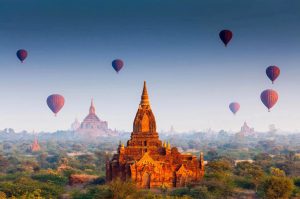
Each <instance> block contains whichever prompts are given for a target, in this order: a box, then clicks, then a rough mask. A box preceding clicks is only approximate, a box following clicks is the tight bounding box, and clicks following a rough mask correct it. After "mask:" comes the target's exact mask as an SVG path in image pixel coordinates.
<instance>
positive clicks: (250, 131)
mask: <svg viewBox="0 0 300 199" xmlns="http://www.w3.org/2000/svg"><path fill="white" fill-rule="evenodd" d="M255 135H256V133H255V131H254V128H250V127H249V126H248V124H247V122H244V124H243V126H242V127H241V130H240V132H238V133H236V137H237V138H243V137H248V136H255Z"/></svg>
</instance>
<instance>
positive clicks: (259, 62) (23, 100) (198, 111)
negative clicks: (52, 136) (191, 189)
mask: <svg viewBox="0 0 300 199" xmlns="http://www.w3.org/2000/svg"><path fill="white" fill-rule="evenodd" d="M299 10H300V2H299V1H297V0H291V1H288V2H287V1H283V0H266V1H260V0H253V1H238V0H224V1H217V0H215V1H213V0H205V1H199V0H187V1H182V0H165V1H160V0H151V1H150V0H139V1H138V0H131V1H121V0H119V1H117V0H110V1H102V0H101V1H100V0H89V1H84V0H73V1H67V0H65V1H58V0H51V1H50V0H44V1H38V0H27V1H23V0H0V70H1V73H0V75H1V78H0V90H1V92H0V100H1V103H0V110H1V111H0V129H3V128H6V127H12V128H15V129H16V130H23V129H26V130H36V131H40V130H47V131H55V130H57V129H68V128H69V127H70V124H71V123H72V122H73V121H74V119H75V118H76V117H77V118H78V119H79V120H82V119H83V118H84V117H85V116H86V114H87V112H88V108H89V105H90V99H91V98H92V97H93V98H94V100H95V105H96V111H97V114H98V115H99V117H100V118H101V119H103V120H107V121H108V123H109V126H110V127H111V128H113V129H114V128H117V129H124V130H128V131H131V130H132V122H133V119H134V116H135V113H136V110H137V107H138V103H139V100H140V94H141V90H142V83H143V81H144V80H146V81H147V83H148V90H149V95H150V100H151V104H152V109H153V111H154V114H155V116H156V120H157V126H158V130H161V129H164V130H167V129H169V128H170V126H171V125H173V126H174V127H175V129H177V130H178V131H186V130H191V129H196V130H201V129H208V128H213V129H216V130H219V129H225V130H235V131H237V130H239V128H240V126H241V125H242V123H243V122H244V121H247V122H248V123H249V125H250V126H253V127H255V128H256V129H257V130H267V129H268V126H269V124H273V123H274V124H276V126H277V127H278V128H281V129H284V130H295V129H300V123H299V122H298V120H299V118H300V113H299V109H300V108H299V101H300V94H299V85H300V79H299V78H298V77H299V75H300V69H299V62H300V58H299V52H300V37H299V35H300V26H299V21H300V12H299ZM226 28H227V29H231V30H232V31H233V34H234V37H233V39H232V41H231V43H230V44H229V45H228V47H227V48H225V47H224V46H223V44H222V43H221V41H220V40H219V38H218V32H219V31H220V30H222V29H226ZM20 48H25V49H27V50H28V53H29V56H28V58H27V59H26V60H25V63H24V64H21V63H19V61H18V60H17V58H16V56H15V53H16V51H17V50H18V49H20ZM115 58H121V59H123V60H124V62H125V66H124V68H123V70H122V71H121V72H120V74H118V75H117V74H116V73H115V72H114V71H113V69H112V68H111V61H112V60H113V59H115ZM269 65H278V66H279V67H280V68H281V75H280V77H279V78H278V80H277V81H276V83H275V84H274V85H272V84H271V83H270V81H269V80H268V79H267V77H266V75H265V68H266V67H267V66H269ZM267 88H272V89H275V90H277V91H278V93H279V101H278V103H277V105H276V106H275V107H274V108H273V110H272V111H271V113H268V112H267V111H266V109H265V107H264V106H263V105H262V103H261V101H260V98H259V96H260V93H261V92H262V91H263V90H264V89H267ZM53 93H59V94H62V95H64V96H65V98H66V104H65V106H64V108H63V109H62V110H61V112H60V113H59V114H58V117H56V118H55V117H53V114H52V113H51V112H50V110H49V109H48V107H47V105H46V98H47V96H48V95H50V94H53ZM232 101H238V102H240V104H241V109H240V111H239V112H238V114H237V115H236V116H233V115H232V114H231V113H230V111H229V109H228V105H229V103H230V102H232Z"/></svg>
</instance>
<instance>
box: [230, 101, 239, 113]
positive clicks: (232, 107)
mask: <svg viewBox="0 0 300 199" xmlns="http://www.w3.org/2000/svg"><path fill="white" fill-rule="evenodd" d="M229 109H230V110H231V112H232V113H233V114H236V113H237V112H238V111H239V109H240V104H239V103H237V102H232V103H230V104H229Z"/></svg>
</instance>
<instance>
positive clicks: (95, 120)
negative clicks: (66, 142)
mask: <svg viewBox="0 0 300 199" xmlns="http://www.w3.org/2000/svg"><path fill="white" fill-rule="evenodd" d="M75 134H76V135H78V136H83V137H85V138H93V137H99V136H100V137H102V136H114V135H117V132H116V131H113V130H111V129H109V128H108V124H107V121H102V120H100V119H99V117H98V116H97V115H96V109H95V106H94V101H93V99H92V100H91V106H90V110H89V114H88V115H87V116H86V117H85V118H84V120H83V122H82V123H81V124H80V126H79V128H77V129H76V130H75Z"/></svg>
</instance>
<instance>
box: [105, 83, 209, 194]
mask: <svg viewBox="0 0 300 199" xmlns="http://www.w3.org/2000/svg"><path fill="white" fill-rule="evenodd" d="M203 175H204V159H203V154H202V153H200V158H199V159H197V157H196V156H194V155H191V154H181V153H179V152H178V150H177V148H176V147H171V144H170V143H169V142H168V143H167V142H162V141H161V140H159V135H158V133H157V132H156V122H155V117H154V114H153V112H152V110H151V107H150V101H149V97H148V92H147V87H146V82H144V88H143V93H142V97H141V102H140V105H139V108H138V111H137V113H136V116H135V119H134V122H133V132H132V133H131V137H130V139H129V140H128V141H127V144H126V146H125V145H124V144H122V143H120V144H119V147H118V153H117V154H114V155H113V158H112V159H111V160H108V161H107V162H106V180H107V181H108V182H109V181H112V180H113V179H116V178H120V179H121V180H124V181H125V180H132V181H134V182H135V183H136V185H137V186H138V187H140V188H154V187H160V186H162V185H164V186H167V187H182V186H186V185H187V183H194V182H197V181H199V180H201V178H202V177H203Z"/></svg>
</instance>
